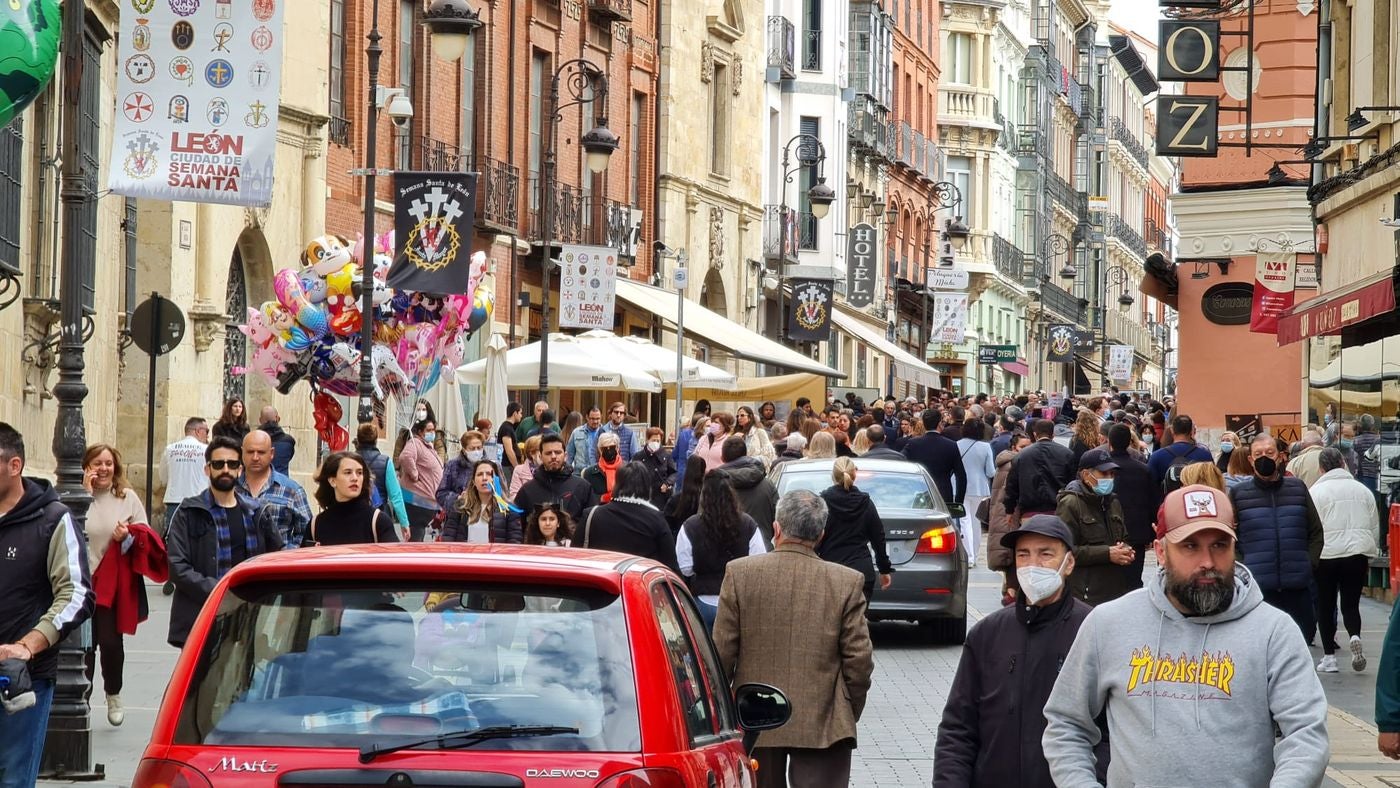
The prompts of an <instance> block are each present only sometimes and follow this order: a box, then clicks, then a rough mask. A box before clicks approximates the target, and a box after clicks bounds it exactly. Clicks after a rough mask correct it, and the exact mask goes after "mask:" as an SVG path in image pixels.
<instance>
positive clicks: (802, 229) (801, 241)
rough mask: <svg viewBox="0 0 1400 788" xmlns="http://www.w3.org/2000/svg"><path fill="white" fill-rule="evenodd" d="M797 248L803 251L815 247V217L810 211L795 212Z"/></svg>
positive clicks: (814, 248) (813, 249)
mask: <svg viewBox="0 0 1400 788" xmlns="http://www.w3.org/2000/svg"><path fill="white" fill-rule="evenodd" d="M797 248H798V249H800V250H801V251H804V252H813V251H816V249H817V217H815V216H813V215H812V212H811V211H798V212H797Z"/></svg>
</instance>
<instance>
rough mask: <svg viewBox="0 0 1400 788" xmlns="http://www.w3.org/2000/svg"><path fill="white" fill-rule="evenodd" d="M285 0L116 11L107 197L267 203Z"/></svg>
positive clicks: (175, 3)
mask: <svg viewBox="0 0 1400 788" xmlns="http://www.w3.org/2000/svg"><path fill="white" fill-rule="evenodd" d="M287 2H289V0H240V1H239V2H236V3H235V2H231V0H131V2H130V10H131V13H128V12H127V8H123V9H122V15H121V30H120V32H119V34H118V36H117V38H118V41H120V47H119V49H118V52H117V90H116V95H117V112H116V127H115V129H114V133H113V135H112V155H111V166H110V168H109V172H110V175H109V177H108V182H107V185H108V187H109V188H110V189H111V190H112V191H113V192H115V193H117V194H124V195H127V196H129V197H143V198H149V199H155V200H171V201H174V200H180V201H188V202H210V203H224V204H228V205H255V206H265V205H268V204H270V203H271V202H272V172H273V163H274V158H275V154H276V152H277V105H278V97H279V95H280V92H281V70H282V38H283V31H282V7H283V5H284V4H285V3H287Z"/></svg>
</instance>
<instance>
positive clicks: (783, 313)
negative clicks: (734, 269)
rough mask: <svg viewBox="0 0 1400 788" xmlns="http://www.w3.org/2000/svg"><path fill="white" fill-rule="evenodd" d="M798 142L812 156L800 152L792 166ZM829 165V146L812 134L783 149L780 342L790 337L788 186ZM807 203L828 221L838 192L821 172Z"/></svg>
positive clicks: (800, 136)
mask: <svg viewBox="0 0 1400 788" xmlns="http://www.w3.org/2000/svg"><path fill="white" fill-rule="evenodd" d="M795 142H802V143H804V144H806V145H810V146H812V150H813V151H814V153H813V154H811V155H808V156H803V152H802V148H798V150H797V161H796V162H795V163H792V162H791V160H792V145H793V143H795ZM825 162H826V146H825V145H823V144H822V141H821V140H820V139H818V138H817V137H816V136H815V135H812V134H796V135H794V136H793V137H792V139H790V140H788V141H787V144H786V145H784V146H783V161H782V166H783V179H782V182H781V183H780V184H779V185H778V188H779V189H780V190H781V191H782V194H781V195H780V199H779V200H778V221H779V223H780V226H779V232H778V341H780V342H781V341H782V340H783V339H784V338H786V337H787V310H786V309H785V308H784V307H785V302H784V296H783V281H784V280H785V279H786V274H787V253H788V249H787V243H788V233H787V215H788V207H787V187H788V184H790V183H792V177H793V176H794V175H796V174H797V171H798V170H799V169H800V168H802V167H810V166H814V165H815V166H817V167H818V168H820V167H821V166H822V165H823V164H825ZM807 201H808V202H809V203H811V204H812V218H813V219H815V220H817V221H821V220H822V219H825V218H826V214H827V211H830V210H831V204H832V203H834V202H836V192H835V191H834V190H833V189H832V188H831V187H830V186H827V185H826V176H825V175H822V174H821V171H820V169H819V170H818V174H817V182H816V183H815V184H814V185H813V186H812V188H810V189H808V190H807Z"/></svg>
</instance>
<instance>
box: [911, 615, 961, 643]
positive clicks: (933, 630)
mask: <svg viewBox="0 0 1400 788" xmlns="http://www.w3.org/2000/svg"><path fill="white" fill-rule="evenodd" d="M919 626H920V627H922V628H923V630H924V632H925V633H927V635H928V638H929V640H930V641H931V642H933V643H937V644H939V645H944V646H961V645H962V644H963V642H964V641H966V640H967V614H963V615H961V616H958V617H957V618H934V619H928V620H926V621H920V622H919Z"/></svg>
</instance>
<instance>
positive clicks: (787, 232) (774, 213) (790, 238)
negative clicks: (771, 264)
mask: <svg viewBox="0 0 1400 788" xmlns="http://www.w3.org/2000/svg"><path fill="white" fill-rule="evenodd" d="M783 258H785V259H786V260H787V262H789V263H795V262H797V211H794V210H793V209H791V208H785V207H783V206H781V205H765V206H764V207H763V259H764V260H768V261H777V260H779V259H783Z"/></svg>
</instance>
